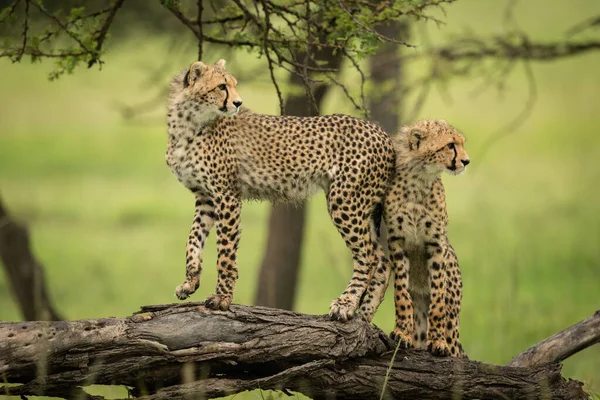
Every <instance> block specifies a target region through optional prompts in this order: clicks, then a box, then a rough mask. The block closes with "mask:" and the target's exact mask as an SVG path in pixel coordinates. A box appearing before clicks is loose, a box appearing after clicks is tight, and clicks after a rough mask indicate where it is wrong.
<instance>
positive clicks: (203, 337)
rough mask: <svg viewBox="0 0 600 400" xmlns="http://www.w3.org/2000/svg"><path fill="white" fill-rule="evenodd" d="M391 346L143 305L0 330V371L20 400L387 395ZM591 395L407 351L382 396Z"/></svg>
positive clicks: (536, 372)
mask: <svg viewBox="0 0 600 400" xmlns="http://www.w3.org/2000/svg"><path fill="white" fill-rule="evenodd" d="M393 345H394V344H393V343H392V342H391V341H390V339H389V338H388V337H387V336H386V335H385V334H383V332H381V331H380V330H379V329H377V328H375V327H373V326H371V325H369V324H367V323H365V322H362V321H356V320H355V321H349V322H346V323H341V322H333V321H330V320H328V319H327V318H326V317H324V316H310V315H304V314H299V313H294V312H291V311H283V310H278V309H270V308H264V307H247V306H233V307H232V308H231V310H230V311H227V312H220V311H210V310H207V309H205V308H204V306H203V305H202V304H201V303H183V304H177V305H164V306H149V307H144V308H142V310H141V313H138V314H137V315H133V316H131V317H127V318H109V319H93V320H81V321H70V322H22V323H0V375H2V376H3V380H4V381H5V382H9V383H21V384H22V385H21V386H13V387H0V393H4V391H6V390H8V391H9V392H10V393H11V394H13V395H36V394H38V395H39V394H42V393H43V394H46V395H52V396H57V397H64V398H71V397H72V396H73V391H74V390H75V391H79V390H80V387H83V386H86V385H89V384H92V383H95V384H118V385H126V386H129V387H131V388H132V389H131V393H132V394H133V395H134V396H143V397H142V398H144V399H159V398H160V399H164V398H170V399H183V398H185V397H186V396H187V395H189V394H190V393H195V394H198V393H204V395H205V396H206V397H209V398H210V397H216V396H223V395H227V394H232V393H237V392H240V391H244V390H250V389H256V388H259V387H260V388H261V389H279V390H293V391H298V392H302V393H305V394H307V395H308V396H311V397H313V398H315V399H325V398H329V399H332V398H333V399H374V398H379V396H380V393H381V390H382V387H383V381H384V377H385V374H386V371H387V369H388V366H389V364H390V359H391V353H392V352H391V350H392V348H393ZM548 395H550V396H551V397H552V398H553V399H577V398H586V395H585V393H584V392H583V390H582V389H581V384H580V383H579V382H577V381H566V380H565V379H563V378H562V377H561V375H560V365H559V364H556V363H554V364H544V365H541V366H535V367H532V368H516V367H502V366H495V365H487V364H482V363H479V362H475V361H469V360H458V359H452V358H436V357H433V356H431V355H430V354H429V353H427V352H425V351H418V350H411V351H399V352H398V355H397V358H396V360H395V362H394V364H393V367H392V369H391V372H390V377H389V381H388V383H387V386H386V395H385V397H384V398H389V399H391V398H411V399H413V398H414V399H417V398H418V399H452V398H462V399H475V398H485V399H507V398H511V399H512V398H530V399H534V398H542V397H544V396H548Z"/></svg>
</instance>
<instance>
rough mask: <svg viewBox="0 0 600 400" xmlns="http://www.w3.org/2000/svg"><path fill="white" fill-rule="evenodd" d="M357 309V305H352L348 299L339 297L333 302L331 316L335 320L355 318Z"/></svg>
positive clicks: (330, 310)
mask: <svg viewBox="0 0 600 400" xmlns="http://www.w3.org/2000/svg"><path fill="white" fill-rule="evenodd" d="M355 311H356V307H352V304H350V302H349V301H348V300H343V299H340V298H337V299H335V300H333V301H332V302H331V306H330V307H329V318H331V319H332V320H334V321H335V320H337V321H348V320H349V319H352V318H354V312H355Z"/></svg>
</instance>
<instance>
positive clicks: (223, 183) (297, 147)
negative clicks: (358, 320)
mask: <svg viewBox="0 0 600 400" xmlns="http://www.w3.org/2000/svg"><path fill="white" fill-rule="evenodd" d="M236 87H237V81H236V79H235V78H234V77H233V76H232V75H231V74H230V73H229V72H227V70H226V69H225V61H224V60H220V61H218V62H217V63H216V64H214V65H206V64H204V63H202V62H195V63H193V64H192V65H191V66H190V67H189V68H188V69H187V70H185V71H182V72H181V73H180V74H178V75H177V76H176V77H175V78H174V79H173V80H172V82H171V90H170V94H169V100H168V133H169V138H168V146H167V154H166V160H167V164H168V166H169V167H170V168H171V171H172V172H173V173H174V174H175V176H176V177H177V179H178V180H179V181H180V182H181V183H182V184H183V185H184V186H185V187H186V188H188V189H189V190H190V191H191V192H192V193H193V194H194V197H195V200H196V210H195V216H194V220H193V223H192V228H191V231H190V234H189V237H188V241H187V250H186V279H185V281H184V282H183V283H182V284H181V285H180V286H178V287H177V289H176V295H177V297H178V298H179V299H185V298H187V297H188V296H189V295H191V294H192V293H194V292H195V291H196V289H197V288H198V286H199V284H200V270H201V262H202V252H203V248H204V243H205V241H206V237H207V236H208V233H209V231H210V229H211V228H212V226H213V224H214V225H216V234H217V253H218V256H217V257H218V260H217V268H218V280H217V287H216V293H215V294H214V295H212V296H210V297H208V299H207V300H206V302H205V305H206V306H207V307H210V308H213V309H221V310H227V309H228V308H229V305H230V304H231V300H232V298H233V293H234V286H235V282H236V280H237V277H238V268H237V255H236V251H237V248H238V244H239V240H240V212H241V204H242V200H243V199H266V200H271V201H274V202H278V201H283V202H298V201H300V200H303V199H305V198H307V197H308V196H309V195H311V194H312V193H314V192H316V191H318V190H319V189H322V190H324V191H325V193H326V196H327V206H328V211H329V215H330V216H331V219H332V221H333V224H334V225H335V226H336V227H337V229H338V231H339V232H340V234H341V236H342V238H343V239H344V241H345V242H346V245H347V247H348V248H349V249H350V251H351V252H352V259H353V266H354V271H353V274H352V279H351V280H350V283H349V284H348V286H347V287H346V289H345V291H344V292H343V294H342V295H341V296H340V297H338V298H337V299H335V300H334V301H332V304H331V307H330V316H331V317H332V318H334V319H340V320H347V319H349V318H352V317H353V316H354V313H355V311H356V309H357V307H358V305H359V302H360V299H361V296H362V295H363V293H364V292H365V289H366V287H367V285H368V284H371V286H373V285H374V286H375V289H374V290H372V291H371V296H375V300H376V301H380V300H381V299H382V298H383V295H384V291H385V286H386V285H385V284H386V283H387V276H385V274H384V271H385V270H388V271H389V270H390V269H391V266H390V265H389V263H388V262H387V260H386V258H385V255H384V253H383V249H382V248H381V246H380V245H379V242H378V240H377V236H376V233H375V232H376V229H375V222H376V221H375V218H376V213H375V211H376V208H377V207H378V205H380V204H382V203H383V199H384V196H385V193H386V191H387V188H388V183H389V181H390V179H391V177H392V175H393V174H394V161H395V154H394V149H393V147H392V143H391V140H390V138H389V136H388V135H387V133H386V132H384V131H383V130H382V129H381V128H380V127H379V126H378V125H376V124H374V123H371V122H368V121H364V120H361V119H358V118H353V117H350V116H347V115H328V116H319V117H286V116H273V115H261V114H254V113H252V112H250V111H248V110H243V109H240V106H241V104H242V99H241V98H240V95H239V94H238V92H237V88H236ZM384 264H385V265H384ZM368 317H370V316H368ZM369 320H370V319H369Z"/></svg>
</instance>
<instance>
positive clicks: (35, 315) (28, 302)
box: [0, 198, 62, 321]
mask: <svg viewBox="0 0 600 400" xmlns="http://www.w3.org/2000/svg"><path fill="white" fill-rule="evenodd" d="M0 261H2V265H4V270H5V271H6V276H7V277H8V281H9V282H10V287H11V289H12V291H13V293H14V295H15V298H16V299H17V304H18V305H19V308H20V310H21V313H22V314H23V317H24V318H25V319H26V320H29V321H33V320H53V321H58V320H61V319H62V317H61V316H60V315H59V314H58V312H56V310H55V309H54V307H53V306H52V302H51V301H50V297H49V295H48V290H47V289H46V279H45V277H44V267H43V266H42V264H41V263H40V262H39V261H38V260H37V259H36V258H35V257H34V256H33V254H32V253H31V247H30V243H29V233H28V232H27V228H26V227H25V226H23V225H21V224H19V223H18V222H16V221H15V220H14V219H13V218H11V217H10V215H9V214H8V211H7V210H6V208H5V207H4V205H3V204H2V199H1V198H0Z"/></svg>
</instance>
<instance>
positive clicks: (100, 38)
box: [88, 0, 125, 68]
mask: <svg viewBox="0 0 600 400" xmlns="http://www.w3.org/2000/svg"><path fill="white" fill-rule="evenodd" d="M123 3H125V0H116V1H115V2H114V3H113V5H112V7H111V9H110V11H109V13H108V15H107V16H106V20H104V24H102V28H100V30H99V31H98V34H97V35H96V36H95V38H94V39H95V41H96V52H95V54H94V55H93V56H92V59H91V60H90V61H89V62H88V68H91V67H92V66H93V65H94V64H95V63H97V62H99V63H101V61H100V51H102V45H103V44H104V40H105V39H106V35H107V34H108V28H110V26H111V25H112V22H113V20H114V18H115V15H116V14H117V11H119V9H120V8H121V7H122V6H123Z"/></svg>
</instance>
